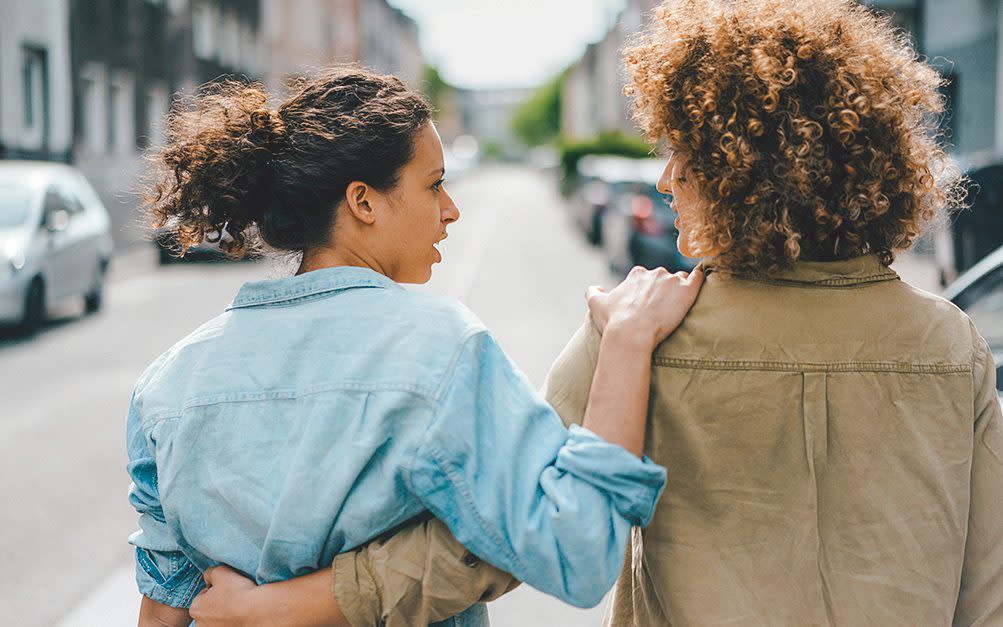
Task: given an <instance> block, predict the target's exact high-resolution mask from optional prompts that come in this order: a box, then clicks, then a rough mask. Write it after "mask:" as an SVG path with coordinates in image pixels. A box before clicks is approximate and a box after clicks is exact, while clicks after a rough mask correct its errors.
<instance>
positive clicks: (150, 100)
mask: <svg viewBox="0 0 1003 627" xmlns="http://www.w3.org/2000/svg"><path fill="white" fill-rule="evenodd" d="M169 108H170V96H169V95H168V93H167V85H165V84H163V83H155V84H154V85H153V86H151V87H150V88H149V89H148V90H147V92H146V145H148V146H160V145H162V144H163V143H164V124H165V122H166V120H167V111H168V109H169Z"/></svg>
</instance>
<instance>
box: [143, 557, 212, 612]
mask: <svg viewBox="0 0 1003 627" xmlns="http://www.w3.org/2000/svg"><path fill="white" fill-rule="evenodd" d="M136 585H137V586H138V587H139V592H140V593H142V594H143V595H144V596H147V597H149V598H151V599H153V600H154V601H156V602H158V603H163V604H164V605H169V606H171V607H180V608H188V607H191V605H192V601H194V600H195V596H196V595H197V594H198V593H199V592H201V591H202V588H203V587H204V586H205V581H204V580H203V578H202V573H201V571H199V569H198V568H196V567H195V565H194V564H192V563H191V562H190V561H189V560H188V558H187V557H185V556H184V554H183V553H181V552H178V551H174V552H169V553H161V552H158V551H149V550H147V549H143V548H140V547H136Z"/></svg>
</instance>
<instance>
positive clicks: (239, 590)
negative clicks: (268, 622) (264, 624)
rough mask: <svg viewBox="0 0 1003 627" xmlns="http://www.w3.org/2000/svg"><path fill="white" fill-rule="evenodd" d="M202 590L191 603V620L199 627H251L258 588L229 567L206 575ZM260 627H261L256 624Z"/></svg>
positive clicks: (218, 567)
mask: <svg viewBox="0 0 1003 627" xmlns="http://www.w3.org/2000/svg"><path fill="white" fill-rule="evenodd" d="M204 577H205V585H206V587H205V590H203V591H202V592H200V593H199V594H198V596H196V597H195V601H194V602H193V603H192V607H191V610H190V612H191V615H192V619H193V620H194V621H195V623H196V624H197V625H198V626H199V627H251V626H252V625H255V624H256V621H255V618H254V613H253V610H254V607H255V601H254V598H255V596H256V594H255V593H256V592H257V591H258V585H257V584H255V583H254V582H253V581H252V580H250V579H248V578H247V577H245V576H243V575H241V574H240V573H238V572H237V571H235V570H234V569H232V568H230V567H229V566H215V567H213V568H210V569H208V570H206V571H205V575H204ZM259 624H260V623H259Z"/></svg>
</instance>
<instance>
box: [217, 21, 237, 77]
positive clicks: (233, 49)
mask: <svg viewBox="0 0 1003 627" xmlns="http://www.w3.org/2000/svg"><path fill="white" fill-rule="evenodd" d="M219 35H220V37H219V60H220V62H221V63H223V64H224V65H227V66H229V67H231V68H236V67H237V66H238V65H239V64H240V20H239V19H238V18H237V16H236V15H235V14H234V13H233V12H231V11H225V12H223V14H222V15H221V17H220V32H219Z"/></svg>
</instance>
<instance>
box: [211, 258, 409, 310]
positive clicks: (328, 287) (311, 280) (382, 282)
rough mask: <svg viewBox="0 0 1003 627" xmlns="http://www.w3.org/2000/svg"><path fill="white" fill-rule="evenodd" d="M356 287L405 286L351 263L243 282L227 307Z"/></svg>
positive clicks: (399, 288) (228, 308)
mask: <svg viewBox="0 0 1003 627" xmlns="http://www.w3.org/2000/svg"><path fill="white" fill-rule="evenodd" d="M356 287H375V288H386V289H398V290H403V289H404V288H403V287H401V285H400V284H399V283H395V282H394V281H393V280H392V279H390V278H388V277H386V276H384V275H382V274H380V273H379V272H376V271H375V270H371V269H369V268H357V267H351V266H341V267H337V268H321V269H320V270H313V271H312V272H305V273H303V274H299V275H296V276H290V277H284V278H281V279H269V280H265V281H252V282H250V283H245V284H244V285H243V286H242V287H241V288H240V291H238V292H237V296H236V297H234V299H233V302H231V303H230V305H229V306H228V307H227V310H228V311H229V310H230V309H240V308H244V307H256V306H259V305H274V304H279V303H288V302H290V301H294V300H298V299H301V298H307V297H310V296H316V295H318V294H324V293H327V292H336V291H339V290H347V289H352V288H356Z"/></svg>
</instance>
